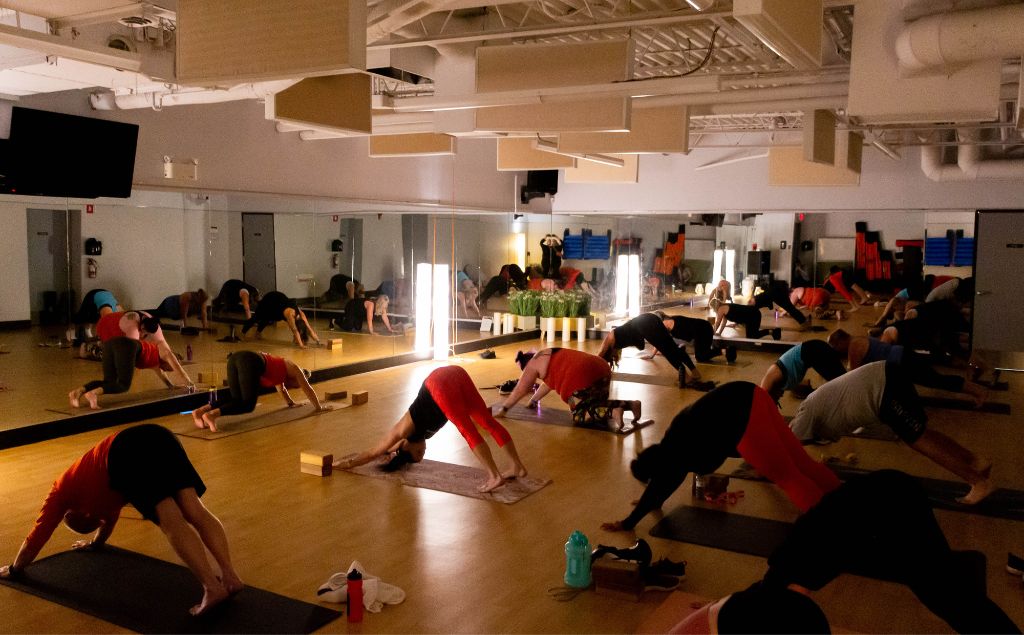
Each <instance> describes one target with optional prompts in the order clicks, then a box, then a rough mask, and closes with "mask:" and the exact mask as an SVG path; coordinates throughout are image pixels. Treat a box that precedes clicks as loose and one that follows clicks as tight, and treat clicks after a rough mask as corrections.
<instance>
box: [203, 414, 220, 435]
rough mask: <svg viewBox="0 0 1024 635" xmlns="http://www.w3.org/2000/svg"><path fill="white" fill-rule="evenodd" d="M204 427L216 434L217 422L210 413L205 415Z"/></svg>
mask: <svg viewBox="0 0 1024 635" xmlns="http://www.w3.org/2000/svg"><path fill="white" fill-rule="evenodd" d="M203 425H204V426H205V427H207V428H209V429H210V432H216V431H217V423H216V420H215V419H214V418H213V417H211V416H210V413H208V412H207V413H205V414H204V415H203Z"/></svg>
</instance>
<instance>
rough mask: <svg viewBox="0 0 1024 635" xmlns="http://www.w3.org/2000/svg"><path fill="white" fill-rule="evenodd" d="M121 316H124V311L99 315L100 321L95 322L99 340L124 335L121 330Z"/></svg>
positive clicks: (103, 340)
mask: <svg viewBox="0 0 1024 635" xmlns="http://www.w3.org/2000/svg"><path fill="white" fill-rule="evenodd" d="M122 317H124V311H115V312H114V313H107V314H106V315H104V316H103V317H101V318H100V321H99V322H97V323H96V337H98V338H100V341H101V342H106V341H107V340H109V339H113V338H115V337H121V336H122V335H124V333H122V332H121V318H122Z"/></svg>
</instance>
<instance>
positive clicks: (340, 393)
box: [324, 390, 348, 401]
mask: <svg viewBox="0 0 1024 635" xmlns="http://www.w3.org/2000/svg"><path fill="white" fill-rule="evenodd" d="M347 398H348V391H347V390H335V391H334V392H331V391H327V392H325V393H324V399H325V400H326V401H338V400H340V399H347Z"/></svg>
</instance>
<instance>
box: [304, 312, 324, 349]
mask: <svg viewBox="0 0 1024 635" xmlns="http://www.w3.org/2000/svg"><path fill="white" fill-rule="evenodd" d="M299 317H300V318H301V319H302V321H303V323H305V325H306V331H307V332H308V333H309V337H310V338H312V340H313V341H314V342H316V343H317V344H319V343H320V336H319V335H317V334H316V331H314V330H313V325H312V324H310V323H309V320H307V319H306V314H305V313H304V312H303V311H301V310H300V311H299Z"/></svg>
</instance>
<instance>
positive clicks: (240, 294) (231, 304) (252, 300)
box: [211, 278, 260, 320]
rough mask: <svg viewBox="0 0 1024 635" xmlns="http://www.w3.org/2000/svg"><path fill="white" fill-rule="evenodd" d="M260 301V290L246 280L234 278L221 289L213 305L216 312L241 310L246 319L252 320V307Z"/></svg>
mask: <svg viewBox="0 0 1024 635" xmlns="http://www.w3.org/2000/svg"><path fill="white" fill-rule="evenodd" d="M259 301H260V290H259V289H257V288H256V287H254V286H252V285H251V284H249V283H248V282H245V281H244V280H238V279H237V278H232V279H231V280H228V281H226V282H225V283H224V284H222V285H221V287H220V293H218V294H217V297H216V298H214V299H213V302H212V303H211V305H212V306H213V310H214V312H220V311H234V310H237V309H238V308H241V309H242V311H243V312H244V313H245V319H247V320H248V319H250V318H252V307H253V305H255V304H256V303H257V302H259Z"/></svg>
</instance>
